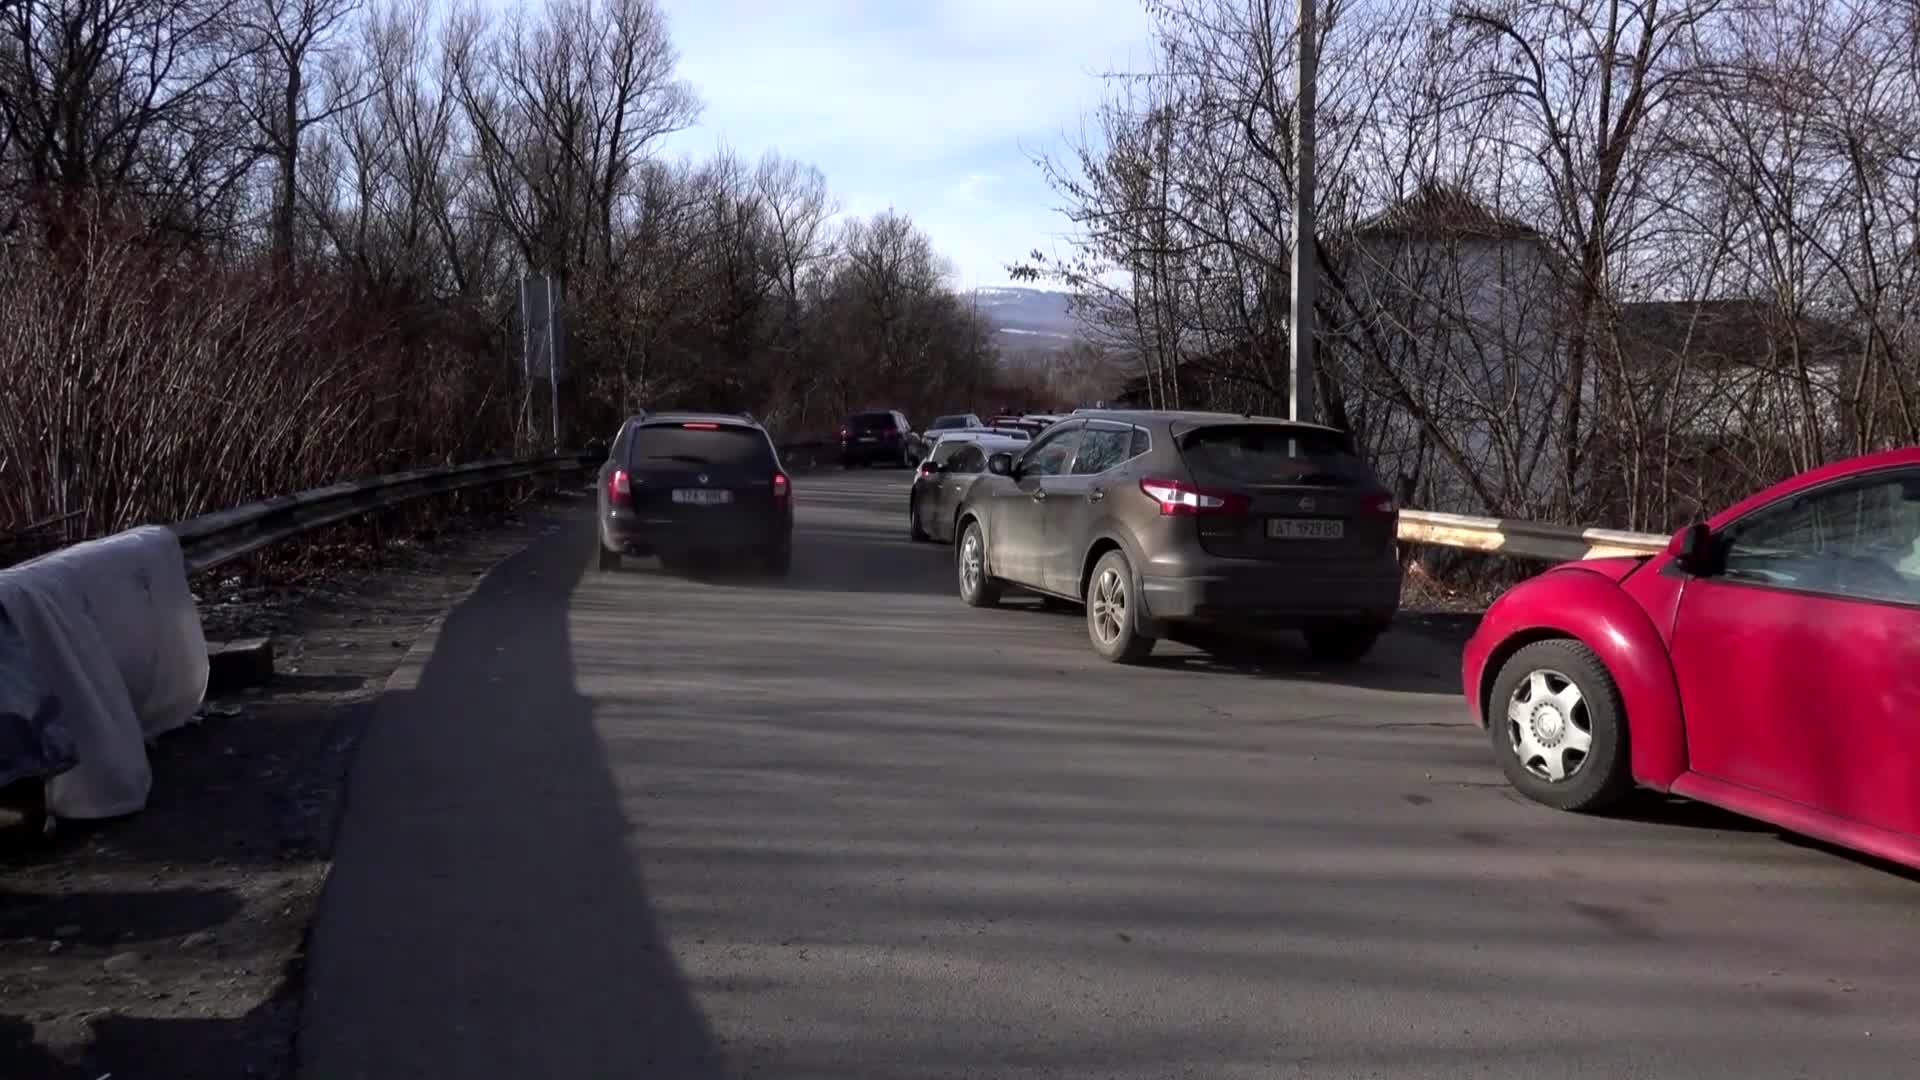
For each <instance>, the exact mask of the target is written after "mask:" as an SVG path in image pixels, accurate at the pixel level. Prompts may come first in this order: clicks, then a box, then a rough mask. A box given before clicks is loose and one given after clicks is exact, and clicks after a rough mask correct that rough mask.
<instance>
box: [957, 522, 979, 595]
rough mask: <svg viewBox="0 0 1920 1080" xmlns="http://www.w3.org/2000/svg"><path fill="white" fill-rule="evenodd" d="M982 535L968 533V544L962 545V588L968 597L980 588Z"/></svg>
mask: <svg viewBox="0 0 1920 1080" xmlns="http://www.w3.org/2000/svg"><path fill="white" fill-rule="evenodd" d="M980 562H981V560H980V534H979V533H977V532H968V533H967V539H966V542H965V543H963V544H961V545H960V588H961V589H962V590H964V591H965V592H966V594H967V595H968V596H972V595H973V593H974V591H975V590H977V589H978V588H979V587H980V575H981V570H982V568H981V565H980Z"/></svg>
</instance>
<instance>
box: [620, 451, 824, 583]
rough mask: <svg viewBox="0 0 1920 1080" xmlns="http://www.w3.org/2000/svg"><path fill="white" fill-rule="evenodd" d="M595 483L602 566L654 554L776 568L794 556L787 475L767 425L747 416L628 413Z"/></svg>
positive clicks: (774, 570)
mask: <svg viewBox="0 0 1920 1080" xmlns="http://www.w3.org/2000/svg"><path fill="white" fill-rule="evenodd" d="M595 486H596V488H597V489H598V497H597V501H598V507H599V528H598V530H597V545H596V546H597V548H598V553H599V559H598V562H599V568H600V569H601V570H615V569H618V568H619V567H620V565H621V562H622V560H623V559H624V558H625V557H627V556H634V557H646V556H652V555H657V556H659V557H660V558H661V559H663V560H683V559H684V560H691V559H696V558H701V557H708V556H722V557H731V558H750V559H753V560H755V561H757V562H758V563H759V564H760V565H761V566H763V567H764V568H765V569H767V570H768V571H770V572H772V573H776V574H785V573H786V572H787V570H788V567H789V566H790V565H791V563H792V559H793V480H792V477H790V476H789V475H788V474H787V471H786V469H785V468H784V467H783V466H782V465H781V463H780V454H779V451H778V450H776V449H775V448H774V445H773V440H772V439H771V438H770V437H769V436H768V434H767V430H766V428H764V427H762V426H760V425H759V424H757V423H755V422H754V421H752V420H750V419H747V418H746V417H743V416H738V415H728V414H722V413H652V414H648V415H645V416H639V417H634V418H633V419H630V420H628V421H627V423H626V424H624V425H622V427H621V429H620V432H619V434H618V435H617V436H615V438H614V442H613V445H612V447H611V448H609V450H608V453H607V460H606V463H605V464H603V465H602V466H601V467H600V482H599V483H598V484H597V485H595Z"/></svg>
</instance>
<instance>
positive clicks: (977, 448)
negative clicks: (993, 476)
mask: <svg viewBox="0 0 1920 1080" xmlns="http://www.w3.org/2000/svg"><path fill="white" fill-rule="evenodd" d="M1027 442H1028V439H1027V436H1026V433H1025V432H1021V433H1019V434H1017V435H1009V434H1002V433H1000V432H995V431H989V430H981V429H968V430H964V431H950V432H944V433H942V435H941V436H940V439H939V440H938V441H937V442H936V443H934V446H933V452H932V453H930V454H928V455H927V459H926V460H925V461H923V462H921V463H920V468H919V470H918V471H917V472H915V473H914V477H913V487H912V489H911V490H910V491H909V492H908V493H907V535H908V536H909V537H911V538H912V539H914V540H930V541H937V542H939V543H946V544H950V543H952V542H953V526H954V511H955V510H957V509H958V508H959V506H960V501H961V499H962V497H963V496H965V494H966V491H967V489H968V488H969V487H971V486H972V485H973V482H974V481H975V480H977V479H979V478H980V477H981V476H982V475H984V474H985V473H986V471H987V457H988V456H989V455H991V454H996V453H1002V452H1018V451H1020V450H1023V449H1025V446H1026V443H1027Z"/></svg>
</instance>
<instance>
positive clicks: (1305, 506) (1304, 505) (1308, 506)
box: [1300, 495, 1313, 514]
mask: <svg viewBox="0 0 1920 1080" xmlns="http://www.w3.org/2000/svg"><path fill="white" fill-rule="evenodd" d="M1300 509H1302V510H1304V511H1306V512H1307V513H1309V514H1311V513H1313V496H1311V495H1308V496H1306V497H1305V498H1303V499H1301V500H1300Z"/></svg>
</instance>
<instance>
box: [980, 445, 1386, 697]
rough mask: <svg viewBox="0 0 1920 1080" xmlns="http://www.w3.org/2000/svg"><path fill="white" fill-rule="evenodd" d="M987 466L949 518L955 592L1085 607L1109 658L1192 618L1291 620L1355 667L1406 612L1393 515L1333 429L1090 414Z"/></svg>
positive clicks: (1328, 656) (1241, 622) (1310, 640)
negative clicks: (1014, 590) (1020, 592)
mask: <svg viewBox="0 0 1920 1080" xmlns="http://www.w3.org/2000/svg"><path fill="white" fill-rule="evenodd" d="M987 471H988V473H989V474H990V475H989V476H988V477H986V478H984V479H982V480H981V481H979V482H978V483H975V484H974V485H972V486H971V487H970V488H969V489H968V491H967V493H966V496H965V498H964V499H963V500H962V502H961V505H960V509H959V512H958V515H957V519H956V531H957V534H958V536H959V538H960V539H959V543H958V545H957V548H956V553H955V560H954V563H955V571H956V574H957V576H958V579H959V588H960V596H961V599H963V600H965V601H966V602H967V603H968V604H971V605H974V606H976V607H984V606H990V605H992V604H994V603H997V602H998V600H999V599H1000V596H1001V595H1002V593H1003V592H1004V591H1005V589H1006V588H1007V587H1008V586H1018V587H1021V588H1025V589H1029V590H1032V591H1035V592H1039V593H1041V594H1043V595H1050V596H1053V597H1057V598H1060V599H1065V600H1071V601H1074V602H1076V603H1084V605H1085V607H1086V616H1087V634H1088V637H1089V639H1090V640H1091V641H1092V643H1093V647H1094V650H1095V651H1096V652H1097V653H1099V654H1100V655H1101V656H1103V657H1105V658H1107V659H1109V660H1114V661H1120V662H1133V661H1138V660H1141V659H1144V658H1145V657H1146V656H1147V654H1148V653H1149V652H1151V651H1152V649H1153V645H1154V641H1155V640H1156V639H1157V638H1160V637H1164V636H1166V635H1167V634H1168V633H1169V631H1171V630H1172V629H1174V628H1175V627H1177V626H1178V625H1180V624H1194V623H1200V624H1214V625H1218V626H1222V627H1227V628H1233V627H1245V626H1258V627H1289V628H1298V629H1300V630H1302V631H1304V633H1305V636H1306V639H1307V644H1308V646H1309V648H1310V649H1311V650H1312V652H1313V653H1314V655H1315V656H1317V657H1320V658H1322V659H1325V660H1330V661H1351V660H1357V659H1359V658H1360V657H1361V656H1363V655H1365V654H1366V652H1367V651H1368V650H1369V649H1370V648H1372V646H1373V643H1374V640H1375V639H1376V638H1378V637H1379V635H1380V634H1381V632H1382V631H1383V630H1385V629H1386V627H1387V624H1388V623H1389V622H1390V621H1391V620H1392V618H1393V616H1394V613H1395V612H1396V611H1397V609H1398V607H1399V602H1400V564H1399V559H1398V558H1397V548H1396V543H1395V541H1396V539H1397V536H1396V533H1397V524H1398V513H1399V512H1398V508H1397V507H1396V506H1395V505H1394V501H1393V497H1392V496H1391V494H1389V493H1388V491H1387V490H1386V489H1385V488H1384V487H1382V486H1381V484H1380V482H1379V481H1378V480H1377V479H1375V477H1374V475H1373V473H1372V471H1371V470H1370V469H1369V468H1368V467H1367V465H1366V463H1365V462H1364V461H1362V460H1361V459H1360V457H1359V456H1358V455H1357V454H1356V453H1355V452H1354V449H1353V446H1352V443H1351V441H1350V440H1349V439H1348V437H1347V436H1346V435H1345V434H1344V433H1342V432H1339V431H1335V430H1333V429H1331V428H1325V427H1320V426H1317V425H1312V424H1297V423H1290V422H1288V421H1284V420H1277V419H1268V418H1258V417H1247V416H1241V415H1237V414H1221V413H1198V412H1152V411H1121V410H1116V411H1109V412H1097V413H1087V414H1084V415H1082V416H1078V417H1073V418H1071V419H1068V420H1065V421H1062V422H1059V423H1056V424H1054V425H1053V426H1052V427H1050V428H1049V429H1048V430H1047V432H1046V434H1044V435H1042V436H1040V437H1038V438H1036V439H1034V440H1033V442H1032V443H1031V444H1030V445H1029V446H1028V447H1027V448H1026V449H1025V450H1024V451H1023V452H1022V453H1020V454H1019V455H1018V456H1015V455H1014V454H1012V453H1008V452H999V453H995V454H993V455H992V456H990V457H989V458H988V460H987Z"/></svg>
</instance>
